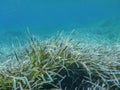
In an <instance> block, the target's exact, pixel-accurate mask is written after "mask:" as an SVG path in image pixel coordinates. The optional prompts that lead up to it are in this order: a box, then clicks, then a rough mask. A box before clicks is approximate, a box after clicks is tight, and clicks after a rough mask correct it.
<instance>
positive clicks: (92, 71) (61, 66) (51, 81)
mask: <svg viewBox="0 0 120 90" xmlns="http://www.w3.org/2000/svg"><path fill="white" fill-rule="evenodd" d="M29 31H30V30H29ZM30 32H31V31H30ZM54 33H55V32H54ZM4 34H7V36H9V38H7V37H6V38H4V37H2V35H4ZM24 35H26V36H24ZM17 36H18V37H17ZM22 37H24V39H25V38H26V39H25V40H24V39H23V38H22ZM43 37H44V35H43V36H42V35H38V36H36V35H34V36H33V34H32V33H29V32H28V31H27V33H26V34H23V32H22V33H21V32H20V33H18V32H8V31H6V32H5V33H1V37H0V38H1V41H0V90H12V89H14V90H119V89H120V22H119V20H116V21H114V22H110V21H109V20H106V21H101V22H99V23H97V24H95V25H93V26H88V27H82V28H75V29H73V30H70V31H65V30H64V31H60V32H56V34H55V35H53V34H51V36H50V35H49V36H48V37H46V38H43Z"/></svg>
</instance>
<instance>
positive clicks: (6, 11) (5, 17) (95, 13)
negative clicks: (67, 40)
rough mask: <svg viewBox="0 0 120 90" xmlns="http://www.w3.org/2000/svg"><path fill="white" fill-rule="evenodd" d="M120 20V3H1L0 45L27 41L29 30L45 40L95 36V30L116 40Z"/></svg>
mask: <svg viewBox="0 0 120 90" xmlns="http://www.w3.org/2000/svg"><path fill="white" fill-rule="evenodd" d="M119 16H120V0H0V43H5V42H8V41H10V42H12V41H11V40H12V39H13V38H14V37H19V38H22V39H24V38H25V31H26V29H27V27H29V29H30V32H31V33H32V34H35V35H36V34H37V35H40V36H43V37H44V36H45V37H47V36H50V35H52V33H56V32H57V31H62V30H64V31H71V30H72V29H75V30H77V31H78V32H79V31H81V32H86V31H88V32H91V31H90V30H89V27H92V29H93V32H96V34H100V35H101V34H103V35H104V34H106V33H110V35H108V37H109V38H112V37H114V36H115V35H114V34H115V33H117V32H120V27H119V25H120V17H119ZM99 22H100V25H99ZM96 24H98V27H97V28H94V27H95V26H96ZM99 27H100V28H99ZM79 28H80V29H79ZM81 28H88V29H81ZM101 29H102V30H101Z"/></svg>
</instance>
